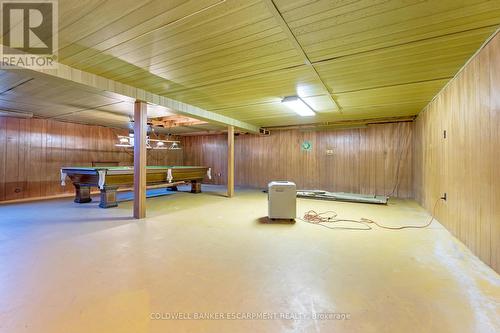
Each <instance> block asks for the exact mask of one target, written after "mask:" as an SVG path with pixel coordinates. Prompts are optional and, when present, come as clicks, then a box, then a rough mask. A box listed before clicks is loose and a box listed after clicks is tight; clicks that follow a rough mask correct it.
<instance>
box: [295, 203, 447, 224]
mask: <svg viewBox="0 0 500 333" xmlns="http://www.w3.org/2000/svg"><path fill="white" fill-rule="evenodd" d="M440 200H441V198H440V199H438V200H437V201H436V203H435V204H434V207H433V209H432V215H431V218H430V219H429V221H428V222H427V223H426V224H424V225H405V226H397V227H389V226H385V225H382V224H380V223H377V222H375V221H373V220H370V219H367V218H364V217H363V218H361V219H359V220H352V219H339V218H337V216H338V214H337V213H336V212H334V211H333V210H329V211H326V212H321V213H317V212H316V211H314V210H310V211H308V212H307V213H305V214H304V217H303V218H298V219H299V220H301V221H303V222H307V223H311V224H315V225H319V226H322V227H325V228H328V229H344V230H372V229H373V228H372V227H371V225H370V224H375V225H376V226H378V227H379V228H382V229H389V230H402V229H423V228H427V227H428V226H430V225H431V224H432V221H434V213H435V211H436V206H437V204H438V203H439V201H440ZM339 222H348V223H356V224H359V225H360V226H359V227H346V226H333V227H332V226H328V225H326V224H324V223H332V224H334V223H339Z"/></svg>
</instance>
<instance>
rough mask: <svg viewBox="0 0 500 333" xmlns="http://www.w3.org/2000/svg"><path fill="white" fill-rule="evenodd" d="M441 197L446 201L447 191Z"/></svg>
mask: <svg viewBox="0 0 500 333" xmlns="http://www.w3.org/2000/svg"><path fill="white" fill-rule="evenodd" d="M441 199H443V200H444V201H446V199H447V195H446V192H444V193H443V196H442V197H441Z"/></svg>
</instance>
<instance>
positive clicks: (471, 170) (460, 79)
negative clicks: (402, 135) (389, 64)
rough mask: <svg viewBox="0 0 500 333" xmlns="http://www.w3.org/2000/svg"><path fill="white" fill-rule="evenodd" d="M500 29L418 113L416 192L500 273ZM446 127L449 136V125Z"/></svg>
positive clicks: (460, 237) (415, 148) (415, 143)
mask: <svg viewBox="0 0 500 333" xmlns="http://www.w3.org/2000/svg"><path fill="white" fill-rule="evenodd" d="M499 64H500V36H499V35H497V36H495V37H494V38H493V39H492V40H491V41H490V42H489V43H488V45H486V46H485V47H484V48H483V49H482V50H481V51H480V52H479V53H478V54H477V55H476V56H475V57H474V58H473V59H471V61H470V62H469V63H468V64H467V66H466V67H465V68H464V69H463V70H462V71H461V72H460V73H459V74H458V75H457V76H456V77H455V78H454V79H453V80H452V81H451V82H450V84H449V85H448V86H447V87H446V88H445V89H444V90H443V91H441V92H440V94H438V96H436V98H435V99H434V100H433V101H432V102H431V103H430V104H429V105H428V106H427V107H426V108H425V109H424V111H423V112H422V113H421V114H420V115H419V116H418V118H417V120H416V125H415V131H414V132H415V133H414V134H415V140H414V148H413V151H414V155H415V157H414V170H415V177H414V186H413V188H414V191H415V198H416V199H417V200H418V201H419V202H420V203H421V204H422V205H423V206H424V207H425V208H426V209H428V210H429V211H432V210H433V207H434V205H435V203H436V201H438V200H439V198H440V197H441V196H442V195H443V193H446V194H447V201H446V202H441V203H439V204H438V206H437V209H436V211H435V215H436V218H437V219H438V220H439V221H440V222H441V223H443V224H444V225H445V226H446V227H447V228H448V229H449V230H450V232H452V233H453V234H454V235H455V236H456V237H457V238H459V239H460V240H461V241H462V242H464V243H465V244H466V245H467V246H468V247H469V248H470V249H471V250H472V251H473V252H474V253H475V254H476V255H477V256H478V257H479V258H480V259H481V260H483V261H484V262H485V263H487V264H489V265H490V266H491V267H492V268H493V269H495V270H496V271H497V272H500V255H499V246H500V227H499V224H500V209H499V207H500V204H499V203H500V195H499V188H500V168H499V167H498V165H499V155H500V149H499V147H500V137H499V134H498V133H499V131H500V65H499ZM445 130H446V138H444V131H445Z"/></svg>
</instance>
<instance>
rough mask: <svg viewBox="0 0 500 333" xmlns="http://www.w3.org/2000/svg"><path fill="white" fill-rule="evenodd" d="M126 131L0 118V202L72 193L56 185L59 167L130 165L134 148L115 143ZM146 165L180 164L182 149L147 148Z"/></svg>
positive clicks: (64, 123) (68, 187) (68, 189)
mask: <svg viewBox="0 0 500 333" xmlns="http://www.w3.org/2000/svg"><path fill="white" fill-rule="evenodd" d="M117 134H121V135H126V134H127V131H124V130H117V129H111V128H106V127H102V126H89V125H81V124H74V123H67V122H59V121H54V120H45V119H36V118H33V119H19V118H9V117H0V201H10V200H19V199H29V198H43V197H49V196H54V195H59V194H64V193H72V192H73V186H71V183H70V182H69V180H68V185H67V186H66V187H62V186H61V185H60V183H61V181H60V173H59V170H60V168H61V167H62V166H91V165H92V162H118V163H119V164H120V165H132V164H133V153H132V151H131V150H127V149H126V148H119V147H115V144H116V142H117V137H116V135H117ZM148 164H149V165H183V164H182V150H173V151H167V150H158V151H148Z"/></svg>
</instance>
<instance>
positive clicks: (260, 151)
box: [183, 123, 413, 198]
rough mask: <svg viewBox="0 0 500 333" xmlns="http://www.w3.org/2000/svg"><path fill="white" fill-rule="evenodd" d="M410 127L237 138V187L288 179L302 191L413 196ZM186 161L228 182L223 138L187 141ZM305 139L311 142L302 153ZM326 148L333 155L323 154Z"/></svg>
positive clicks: (262, 185) (220, 181)
mask: <svg viewBox="0 0 500 333" xmlns="http://www.w3.org/2000/svg"><path fill="white" fill-rule="evenodd" d="M412 129H413V124H412V123H392V124H380V125H370V126H368V127H367V128H360V129H345V130H335V131H334V130H329V131H298V130H287V131H274V132H272V133H271V136H267V137H265V136H257V135H239V136H237V137H236V139H235V183H236V185H239V186H250V187H258V188H265V187H267V184H268V182H270V181H271V180H291V181H294V182H295V183H296V184H297V186H298V188H300V189H323V190H329V191H338V192H340V191H344V192H356V193H366V194H375V193H376V194H389V193H391V192H392V191H393V189H394V187H395V185H396V183H398V186H396V189H395V191H394V195H395V196H398V197H403V198H408V197H411V196H412V149H411V147H412V144H411V141H412ZM183 140H184V141H183V143H184V163H185V164H186V165H189V164H193V165H207V166H210V167H211V168H212V175H213V180H212V182H213V183H215V184H224V183H225V180H226V168H227V166H226V159H227V152H226V149H227V148H226V147H227V139H226V137H225V135H206V136H193V137H185V138H184V139H183ZM304 141H309V142H311V143H312V150H311V151H303V150H302V149H301V144H302V143H303V142H304ZM327 149H331V150H333V155H331V156H329V155H327V152H326V151H327Z"/></svg>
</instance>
